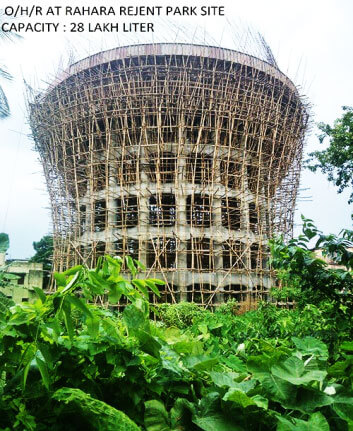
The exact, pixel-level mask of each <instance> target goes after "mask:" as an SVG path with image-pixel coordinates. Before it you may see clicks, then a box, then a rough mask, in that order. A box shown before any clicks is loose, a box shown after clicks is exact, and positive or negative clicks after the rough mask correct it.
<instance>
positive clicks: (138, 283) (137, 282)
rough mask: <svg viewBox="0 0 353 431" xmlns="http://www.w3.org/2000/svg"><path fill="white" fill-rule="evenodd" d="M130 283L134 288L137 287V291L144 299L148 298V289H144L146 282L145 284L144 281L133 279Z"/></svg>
mask: <svg viewBox="0 0 353 431" xmlns="http://www.w3.org/2000/svg"><path fill="white" fill-rule="evenodd" d="M131 282H132V284H133V285H134V286H135V287H137V289H138V290H139V291H140V292H141V293H142V294H143V295H144V297H145V298H148V289H147V287H146V284H147V282H145V280H139V279H138V278H134V279H133V280H132V281H131Z"/></svg>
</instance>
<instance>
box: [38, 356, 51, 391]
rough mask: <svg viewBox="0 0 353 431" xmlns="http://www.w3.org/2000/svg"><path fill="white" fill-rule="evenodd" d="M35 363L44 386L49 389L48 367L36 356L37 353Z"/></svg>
mask: <svg viewBox="0 0 353 431" xmlns="http://www.w3.org/2000/svg"><path fill="white" fill-rule="evenodd" d="M36 363H37V365H38V369H39V372H40V374H41V376H42V380H43V383H44V386H45V387H46V388H47V389H48V390H49V386H50V378H49V372H48V367H47V365H46V363H45V362H44V361H43V360H42V359H40V358H39V357H38V354H37V355H36Z"/></svg>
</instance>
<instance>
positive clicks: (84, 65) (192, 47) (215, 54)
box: [50, 43, 297, 91]
mask: <svg viewBox="0 0 353 431" xmlns="http://www.w3.org/2000/svg"><path fill="white" fill-rule="evenodd" d="M149 55H156V56H157V55H158V56H171V55H181V56H191V57H207V58H214V59H217V60H222V61H229V62H232V63H238V64H243V65H245V66H249V67H252V68H255V69H258V70H260V71H263V72H264V73H266V74H269V75H271V76H273V77H274V78H276V79H278V80H280V81H281V82H283V83H284V84H285V85H287V86H288V87H290V88H291V89H292V90H294V91H297V89H296V87H295V85H294V84H293V82H292V81H291V80H290V79H289V78H288V77H287V76H286V75H285V74H284V73H282V72H281V71H280V70H279V69H278V68H277V67H275V66H273V65H271V64H270V63H268V62H266V61H264V60H261V59H259V58H257V57H254V56H252V55H249V54H245V53H242V52H240V51H235V50H232V49H228V48H220V47H216V46H209V45H196V44H188V43H149V44H137V45H128V46H121V47H117V48H113V49H109V50H107V51H101V52H99V53H97V54H94V55H91V56H89V57H86V58H84V59H82V60H79V61H78V62H76V63H73V64H72V65H70V66H69V67H68V68H67V69H65V70H64V71H62V72H60V73H59V74H58V75H57V77H56V79H55V80H54V82H52V84H51V85H50V87H51V88H53V87H55V86H57V85H59V84H60V83H61V82H63V81H64V80H65V79H67V78H68V77H70V76H72V75H75V74H77V73H79V72H81V71H83V70H85V69H90V68H93V67H96V66H99V65H101V64H104V63H108V62H110V61H114V60H120V59H124V58H131V57H142V56H149Z"/></svg>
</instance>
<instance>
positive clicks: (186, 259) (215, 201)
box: [29, 43, 308, 307]
mask: <svg viewBox="0 0 353 431" xmlns="http://www.w3.org/2000/svg"><path fill="white" fill-rule="evenodd" d="M29 108H30V123H31V127H32V131H33V136H34V140H35V146H36V150H37V151H38V153H39V155H40V159H41V162H42V164H43V169H44V173H45V177H46V182H47V187H48V191H49V195H50V200H51V207H52V221H53V230H54V247H55V250H54V269H55V270H64V269H65V268H68V267H69V266H72V265H76V264H84V265H87V266H88V267H94V266H95V265H96V262H97V258H98V257H99V256H103V255H104V254H110V255H112V256H114V255H119V256H122V257H124V256H126V255H130V256H131V257H132V258H134V259H138V260H139V261H141V262H142V263H143V264H145V265H146V267H147V270H146V273H145V274H144V276H148V277H154V278H159V279H162V280H164V281H165V282H166V284H165V285H164V286H161V288H162V289H161V297H160V298H158V297H157V296H155V295H153V294H151V295H150V302H151V303H157V302H169V303H175V302H179V301H190V302H194V303H197V304H200V305H202V306H205V307H209V306H212V305H213V304H217V303H222V302H224V301H227V300H229V299H230V298H234V299H236V300H238V301H240V302H241V301H258V300H259V299H267V296H268V291H269V288H270V287H271V283H272V282H273V274H272V272H271V269H270V267H269V265H268V257H269V251H268V245H267V243H268V240H269V238H271V237H272V236H273V235H275V234H283V235H284V237H287V238H288V237H290V236H291V235H292V230H293V215H294V210H295V205H296V198H297V195H298V187H299V175H300V169H301V159H302V151H303V142H304V137H305V131H306V129H307V125H308V106H307V103H306V102H305V99H303V98H302V97H301V96H300V94H299V91H298V89H297V88H296V86H295V85H294V84H293V83H292V81H291V80H290V79H289V78H288V77H287V76H286V75H284V74H283V73H282V72H281V71H280V70H279V68H278V67H277V65H276V62H275V61H274V59H273V57H272V56H271V55H269V56H268V58H266V59H260V58H256V57H253V56H251V55H248V54H245V53H242V52H238V51H234V50H229V49H223V48H220V47H212V46H205V45H194V44H176V43H158V44H143V45H131V46H124V47H119V48H115V49H112V50H109V51H104V52H100V53H98V54H96V55H93V56H90V57H88V58H85V59H83V60H81V61H79V62H77V63H74V64H72V65H71V66H70V67H69V68H68V69H67V70H65V71H62V72H60V73H59V74H58V75H57V77H56V79H55V80H54V82H52V83H51V84H50V86H49V87H48V88H47V89H46V90H45V91H44V92H41V93H39V94H36V95H34V96H33V97H32V99H31V102H30V106H29Z"/></svg>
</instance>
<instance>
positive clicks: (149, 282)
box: [146, 279, 161, 298]
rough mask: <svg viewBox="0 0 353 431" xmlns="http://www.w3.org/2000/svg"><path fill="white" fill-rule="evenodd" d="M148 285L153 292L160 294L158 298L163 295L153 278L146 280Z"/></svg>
mask: <svg viewBox="0 0 353 431" xmlns="http://www.w3.org/2000/svg"><path fill="white" fill-rule="evenodd" d="M146 284H147V286H148V287H149V288H150V289H151V290H152V292H153V293H154V294H155V295H157V296H158V298H159V297H160V296H161V294H160V292H159V289H158V287H157V286H156V283H154V282H153V281H152V280H151V279H148V280H146Z"/></svg>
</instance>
